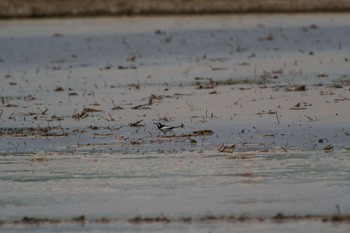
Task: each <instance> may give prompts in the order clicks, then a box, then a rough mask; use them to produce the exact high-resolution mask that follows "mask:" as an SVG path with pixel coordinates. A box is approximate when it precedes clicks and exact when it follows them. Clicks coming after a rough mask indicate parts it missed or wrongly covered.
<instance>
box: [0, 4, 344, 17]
mask: <svg viewBox="0 0 350 233" xmlns="http://www.w3.org/2000/svg"><path fill="white" fill-rule="evenodd" d="M349 10H350V2H349V1H346V0H337V1H328V0H310V1H293V0H268V1H265V0H219V1H213V2H212V1H205V0H187V1H183V0H176V1H173V0H166V1H160V0H146V1H144V0H134V1H126V0H101V1H94V0H87V1H86V0H53V1H46V0H27V1H21V0H3V1H1V2H0V17H1V18H15V17H72V16H113V15H114V16H115V15H157V14H216V13H259V12H330V11H331V12H346V11H349Z"/></svg>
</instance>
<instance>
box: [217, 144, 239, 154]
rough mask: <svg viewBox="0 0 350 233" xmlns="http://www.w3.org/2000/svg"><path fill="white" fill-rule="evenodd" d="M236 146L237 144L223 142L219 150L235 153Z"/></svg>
mask: <svg viewBox="0 0 350 233" xmlns="http://www.w3.org/2000/svg"><path fill="white" fill-rule="evenodd" d="M235 148H236V144H232V145H225V144H224V143H222V144H221V145H220V146H219V148H218V151H219V152H224V153H233V152H234V151H235Z"/></svg>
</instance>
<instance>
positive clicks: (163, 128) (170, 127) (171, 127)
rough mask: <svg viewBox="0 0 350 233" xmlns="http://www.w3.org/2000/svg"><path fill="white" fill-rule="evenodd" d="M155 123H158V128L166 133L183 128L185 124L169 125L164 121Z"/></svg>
mask: <svg viewBox="0 0 350 233" xmlns="http://www.w3.org/2000/svg"><path fill="white" fill-rule="evenodd" d="M153 124H155V125H157V128H158V129H159V131H161V132H163V133H164V134H166V133H167V132H170V131H172V130H173V129H176V128H183V127H184V125H183V124H181V125H178V126H167V125H163V124H162V123H159V122H156V123H153Z"/></svg>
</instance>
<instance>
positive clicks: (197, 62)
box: [0, 14, 350, 232]
mask: <svg viewBox="0 0 350 233" xmlns="http://www.w3.org/2000/svg"><path fill="white" fill-rule="evenodd" d="M348 22H350V19H349V16H348V15H341V14H340V15H333V14H329V15H328V14H323V15H322V14H320V15H318V14H314V15H272V16H268V15H260V16H253V15H248V16H204V17H159V18H158V17H155V18H153V17H149V18H116V19H114V18H105V19H69V20H20V21H16V20H14V21H1V22H0V25H1V30H0V46H1V51H2V52H1V54H0V61H1V66H0V73H1V75H2V79H1V80H0V83H1V87H0V90H1V96H0V97H1V106H0V120H1V132H0V133H1V134H0V135H1V137H0V188H1V191H0V210H1V211H0V231H1V232H20V231H26V232H28V231H29V232H80V231H84V232H86V231H88V232H111V231H113V232H115V231H120V232H134V231H141V230H142V231H145V232H203V231H208V232H209V231H211V232H227V231H231V230H232V229H233V230H234V231H244V232H280V231H285V232H297V231H298V232H300V231H305V232H330V231H332V232H348V230H349V224H348V221H345V223H344V222H341V223H337V224H336V223H335V222H332V223H330V222H329V221H328V222H323V221H322V218H324V217H326V218H330V217H332V216H343V215H344V216H345V215H349V214H350V202H349V201H348V200H349V199H350V182H349V181H350V175H349V174H350V173H349V172H350V162H349V159H348V157H349V155H350V152H349V148H350V140H349V138H350V136H349V135H350V128H349V123H350V121H349V119H350V111H349V109H350V108H349V103H350V102H349V99H350V94H349V93H350V92H349V90H350V89H349V85H350V80H349V74H348V61H347V59H348V57H347V56H348V50H349V46H350V44H349V41H350V38H349V37H350V33H349V32H348V30H347V29H348V28H349V25H348V24H349V23H348ZM311 52H312V53H311ZM275 76H276V77H275ZM198 77H201V78H202V79H201V78H199V79H198ZM196 78H197V79H196ZM207 78H211V79H213V80H215V81H216V82H218V84H217V85H216V86H214V87H207V86H206V85H208V82H209V80H208V79H207ZM198 81H199V82H200V84H196V82H198ZM228 81H230V82H228ZM224 82H226V83H224ZM222 83H224V84H222ZM201 85H202V86H204V88H202V89H201V88H199V87H202V86H201ZM300 85H301V86H302V87H303V88H301V90H300V89H298V87H300ZM303 85H305V86H303ZM213 91H214V92H213ZM152 94H154V95H155V96H156V98H155V99H152V101H151V96H152ZM112 101H113V102H112ZM150 102H152V103H151V104H149V103H150ZM139 105H144V106H143V107H145V108H142V107H141V108H139V109H138V108H137V106H139ZM117 106H119V107H120V108H117ZM135 107H136V109H135ZM87 108H89V109H90V110H91V109H92V110H96V111H90V112H88V114H86V115H84V114H83V113H84V111H83V109H87ZM46 109H47V110H46ZM97 110H98V111H97ZM139 120H142V121H141V122H140V125H139V126H137V127H134V126H130V123H135V122H136V121H139ZM155 121H162V122H165V123H166V124H169V125H174V126H177V125H180V124H182V123H183V124H184V128H177V129H176V130H174V131H173V132H172V133H169V134H168V135H162V134H161V133H159V131H158V130H157V128H156V127H155V125H154V124H153V123H154V122H155ZM200 130H210V131H211V132H212V133H210V135H209V134H208V135H204V134H203V135H195V134H194V132H198V131H200ZM171 135H173V136H172V137H171ZM191 140H192V141H191ZM193 140H195V141H193ZM233 144H234V145H235V148H234V149H233V150H232V151H226V152H225V153H223V152H220V146H227V147H229V146H230V145H233ZM221 148H222V147H221ZM278 213H282V214H283V215H285V216H294V215H295V216H307V215H310V216H313V217H314V219H307V218H305V219H299V220H286V221H285V222H283V223H276V221H275V219H274V218H273V217H274V216H276V214H278ZM79 216H84V219H85V221H83V222H81V221H70V220H71V219H72V218H76V217H79ZM137 216H141V217H144V218H151V219H152V218H156V217H157V216H165V217H166V218H167V219H168V220H169V222H167V221H163V222H162V221H160V222H151V223H150V222H136V223H135V222H131V221H130V220H131V219H133V218H135V217H137ZM203 216H209V217H210V216H214V217H215V218H217V219H216V220H214V221H208V219H206V221H192V222H190V223H188V222H186V221H180V219H182V218H191V219H196V218H200V217H203ZM218 216H235V217H237V218H238V217H240V216H248V217H251V219H249V220H247V221H240V220H239V221H235V222H230V221H227V219H226V220H225V219H221V218H219V217H218ZM24 217H30V218H38V219H45V218H49V219H53V220H58V221H62V222H60V223H57V224H55V223H41V224H38V225H36V224H33V225H31V224H28V223H26V222H25V221H24V220H25V218H24ZM23 218H24V220H23ZM101 218H106V219H107V220H108V221H107V222H104V223H96V222H94V221H96V220H98V219H101ZM258 219H263V220H264V221H260V220H258ZM16 221H19V222H16ZM1 224H2V225H1Z"/></svg>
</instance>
